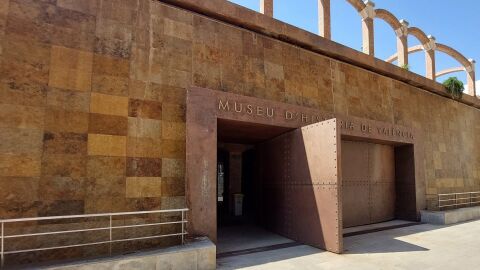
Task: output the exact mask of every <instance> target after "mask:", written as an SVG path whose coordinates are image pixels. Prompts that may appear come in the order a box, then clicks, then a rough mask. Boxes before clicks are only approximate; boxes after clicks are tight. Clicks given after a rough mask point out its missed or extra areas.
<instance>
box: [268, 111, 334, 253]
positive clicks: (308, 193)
mask: <svg viewBox="0 0 480 270" xmlns="http://www.w3.org/2000/svg"><path fill="white" fill-rule="evenodd" d="M338 142H339V138H338V129H337V123H336V121H335V120H334V119H333V120H328V121H325V122H321V123H317V124H313V125H309V126H306V127H303V128H300V129H297V130H294V131H291V132H288V133H286V134H283V135H281V136H279V137H276V138H274V139H272V140H270V141H267V142H265V143H262V144H261V145H259V153H260V154H259V155H260V162H261V167H262V170H261V177H262V181H263V215H264V220H265V225H266V226H267V228H269V229H270V230H272V231H274V232H276V233H278V234H280V235H283V236H285V237H288V238H290V239H293V240H296V241H298V242H301V243H304V244H308V245H311V246H314V247H318V248H322V249H326V250H328V251H332V252H336V253H341V252H342V234H341V229H342V225H341V208H340V207H339V194H340V191H339V187H340V183H339V180H338V179H340V178H339V175H338V172H339V168H338V159H337V154H338V153H339V151H338V149H339V147H340V146H339V143H338Z"/></svg>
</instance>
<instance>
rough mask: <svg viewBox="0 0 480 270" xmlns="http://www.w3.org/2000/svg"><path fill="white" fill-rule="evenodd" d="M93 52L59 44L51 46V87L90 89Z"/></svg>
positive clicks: (78, 89)
mask: <svg viewBox="0 0 480 270" xmlns="http://www.w3.org/2000/svg"><path fill="white" fill-rule="evenodd" d="M92 63H93V54H92V53H91V52H85V51H80V50H75V49H70V48H65V47H60V46H52V51H51V57H50V78H49V83H48V84H49V85H50V86H53V87H58V88H63V89H70V90H77V91H90V89H91V85H92Z"/></svg>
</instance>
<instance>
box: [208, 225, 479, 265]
mask: <svg viewBox="0 0 480 270" xmlns="http://www.w3.org/2000/svg"><path fill="white" fill-rule="evenodd" d="M344 241H345V242H344V245H345V249H346V252H345V254H342V255H337V254H333V253H329V252H325V251H322V250H319V249H316V248H312V247H309V246H305V245H300V246H295V247H290V248H283V249H277V250H270V251H265V252H258V253H252V254H246V255H240V256H232V257H225V258H220V259H218V260H217V268H218V269H272V270H273V269H275V270H283V269H285V270H286V269H348V270H351V269H369V270H371V269H422V270H425V269H448V270H451V269H480V220H477V221H472V222H466V223H462V224H457V225H452V226H440V225H430V224H421V225H416V226H411V227H405V228H399V229H393V230H388V231H381V232H375V233H370V234H363V235H357V236H351V237H347V238H345V240H344Z"/></svg>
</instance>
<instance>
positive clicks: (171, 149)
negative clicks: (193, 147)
mask: <svg viewBox="0 0 480 270" xmlns="http://www.w3.org/2000/svg"><path fill="white" fill-rule="evenodd" d="M162 157H164V158H185V140H181V141H178V140H162Z"/></svg>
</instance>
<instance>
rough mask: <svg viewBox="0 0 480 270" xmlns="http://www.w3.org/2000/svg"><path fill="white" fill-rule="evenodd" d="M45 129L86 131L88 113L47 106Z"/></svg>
mask: <svg viewBox="0 0 480 270" xmlns="http://www.w3.org/2000/svg"><path fill="white" fill-rule="evenodd" d="M45 130H48V131H61V132H75V133H87V131H88V113H85V112H71V111H65V110H57V109H54V108H49V109H47V111H46V113H45Z"/></svg>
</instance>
